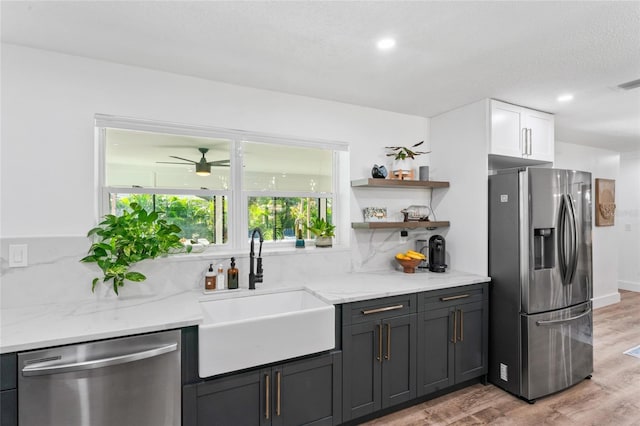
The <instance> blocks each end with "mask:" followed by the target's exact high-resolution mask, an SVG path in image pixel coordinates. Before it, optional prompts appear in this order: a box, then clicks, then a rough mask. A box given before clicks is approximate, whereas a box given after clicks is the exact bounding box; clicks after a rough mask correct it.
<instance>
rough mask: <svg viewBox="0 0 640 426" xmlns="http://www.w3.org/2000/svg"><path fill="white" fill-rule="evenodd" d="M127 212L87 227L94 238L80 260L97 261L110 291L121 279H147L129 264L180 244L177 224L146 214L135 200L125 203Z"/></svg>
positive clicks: (184, 248)
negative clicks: (129, 209) (111, 282)
mask: <svg viewBox="0 0 640 426" xmlns="http://www.w3.org/2000/svg"><path fill="white" fill-rule="evenodd" d="M129 207H130V208H131V212H128V211H126V210H125V211H124V212H123V213H122V216H114V215H112V214H109V215H106V216H105V217H104V220H103V221H102V222H101V223H100V224H99V225H98V226H97V227H95V228H93V229H91V230H90V231H89V232H88V234H87V237H92V236H93V237H94V243H93V244H91V247H90V248H89V254H88V255H87V256H85V257H84V258H82V259H81V260H80V261H81V262H85V263H97V264H98V267H100V269H102V272H103V275H104V276H103V277H102V281H103V282H107V281H109V280H113V291H114V292H115V293H116V294H118V288H119V287H122V286H123V285H124V280H129V281H134V282H140V281H144V280H146V279H147V277H146V276H144V275H143V274H141V273H140V272H134V271H130V267H131V265H133V264H135V263H137V262H140V261H141V260H144V259H155V258H156V257H158V256H162V255H165V254H167V253H169V252H170V251H172V250H173V249H176V248H180V249H183V250H184V251H187V252H189V251H190V248H191V247H190V246H187V247H184V246H183V245H182V243H181V242H180V236H179V235H177V234H178V233H179V232H180V231H181V229H180V227H179V226H177V225H174V224H170V223H168V222H167V221H166V220H165V219H162V218H160V215H159V213H158V212H153V213H148V212H147V211H146V210H145V209H144V208H142V206H141V205H139V204H138V203H131V204H130V205H129ZM99 280H100V277H96V278H94V279H93V282H92V285H91V291H92V292H93V291H95V288H96V284H97V283H98V281H99Z"/></svg>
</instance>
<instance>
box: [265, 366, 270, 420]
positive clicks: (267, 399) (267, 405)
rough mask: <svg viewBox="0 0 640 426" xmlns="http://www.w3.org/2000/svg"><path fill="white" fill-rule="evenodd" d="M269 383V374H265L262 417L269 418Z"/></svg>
mask: <svg viewBox="0 0 640 426" xmlns="http://www.w3.org/2000/svg"><path fill="white" fill-rule="evenodd" d="M270 387H271V386H270V384H269V375H268V374H265V375H264V390H265V397H264V417H265V419H267V420H269V405H271V401H270V400H269V388H270Z"/></svg>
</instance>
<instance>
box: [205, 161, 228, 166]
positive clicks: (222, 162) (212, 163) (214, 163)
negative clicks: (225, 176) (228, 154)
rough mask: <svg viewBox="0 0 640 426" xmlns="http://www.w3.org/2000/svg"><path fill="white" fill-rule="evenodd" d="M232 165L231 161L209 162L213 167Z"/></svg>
mask: <svg viewBox="0 0 640 426" xmlns="http://www.w3.org/2000/svg"><path fill="white" fill-rule="evenodd" d="M229 163H230V160H217V161H209V162H208V164H211V165H212V166H228V165H229Z"/></svg>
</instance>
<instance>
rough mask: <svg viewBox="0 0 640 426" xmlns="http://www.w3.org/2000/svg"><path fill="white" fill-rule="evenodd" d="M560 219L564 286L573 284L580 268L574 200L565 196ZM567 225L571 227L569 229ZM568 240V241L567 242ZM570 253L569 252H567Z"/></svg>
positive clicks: (560, 253) (561, 264) (559, 230)
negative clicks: (577, 269)
mask: <svg viewBox="0 0 640 426" xmlns="http://www.w3.org/2000/svg"><path fill="white" fill-rule="evenodd" d="M560 200H561V201H560V215H559V218H558V258H559V262H558V263H559V266H560V275H561V276H562V284H565V285H566V284H571V281H573V276H574V274H575V272H576V268H577V267H578V228H577V221H576V212H575V209H574V208H573V199H572V198H571V195H569V194H563V195H562V198H561V199H560ZM567 223H568V225H569V227H568V228H567ZM567 239H568V240H567ZM567 251H568V252H567Z"/></svg>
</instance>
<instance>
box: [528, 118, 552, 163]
mask: <svg viewBox="0 0 640 426" xmlns="http://www.w3.org/2000/svg"><path fill="white" fill-rule="evenodd" d="M524 125H525V127H526V128H527V131H528V132H529V143H530V144H531V148H530V152H531V155H529V156H527V158H529V159H531V160H541V161H548V162H552V161H553V158H554V147H555V141H554V138H555V134H554V118H553V115H551V114H547V113H544V112H540V111H533V110H525V119H524Z"/></svg>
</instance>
